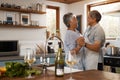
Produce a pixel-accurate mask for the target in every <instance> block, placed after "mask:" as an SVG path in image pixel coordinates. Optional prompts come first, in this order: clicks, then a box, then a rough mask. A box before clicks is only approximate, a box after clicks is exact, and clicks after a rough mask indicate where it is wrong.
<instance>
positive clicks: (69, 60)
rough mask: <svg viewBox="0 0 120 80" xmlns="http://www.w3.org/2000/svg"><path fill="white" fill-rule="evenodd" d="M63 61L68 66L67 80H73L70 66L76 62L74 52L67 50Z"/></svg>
mask: <svg viewBox="0 0 120 80" xmlns="http://www.w3.org/2000/svg"><path fill="white" fill-rule="evenodd" d="M65 62H66V64H67V65H68V66H69V67H70V78H69V79H67V80H75V79H73V78H72V68H73V66H74V65H75V64H76V63H77V56H76V54H75V53H73V54H72V53H71V51H69V53H68V54H67V55H66V58H65Z"/></svg>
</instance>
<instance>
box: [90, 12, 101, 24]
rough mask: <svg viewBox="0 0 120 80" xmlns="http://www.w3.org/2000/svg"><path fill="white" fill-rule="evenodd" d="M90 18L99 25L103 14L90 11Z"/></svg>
mask: <svg viewBox="0 0 120 80" xmlns="http://www.w3.org/2000/svg"><path fill="white" fill-rule="evenodd" d="M89 15H90V17H92V18H95V19H96V22H97V23H98V22H99V21H100V20H101V17H102V16H101V14H100V13H99V12H98V11H97V10H93V11H90V13H89Z"/></svg>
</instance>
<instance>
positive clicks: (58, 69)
mask: <svg viewBox="0 0 120 80" xmlns="http://www.w3.org/2000/svg"><path fill="white" fill-rule="evenodd" d="M55 76H57V77H62V76H64V57H63V54H62V48H61V43H60V42H59V48H58V52H57V54H56V59H55Z"/></svg>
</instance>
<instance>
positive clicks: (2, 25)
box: [0, 24, 46, 29]
mask: <svg viewBox="0 0 120 80" xmlns="http://www.w3.org/2000/svg"><path fill="white" fill-rule="evenodd" d="M1 27H14V28H38V29H41V28H46V26H24V25H12V24H0V28H1Z"/></svg>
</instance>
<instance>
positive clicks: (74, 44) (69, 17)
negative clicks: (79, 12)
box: [63, 13, 84, 69]
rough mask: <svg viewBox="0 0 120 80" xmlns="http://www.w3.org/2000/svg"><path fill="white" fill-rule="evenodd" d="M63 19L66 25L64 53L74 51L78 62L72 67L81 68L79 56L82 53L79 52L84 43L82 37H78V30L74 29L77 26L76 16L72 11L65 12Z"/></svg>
mask: <svg viewBox="0 0 120 80" xmlns="http://www.w3.org/2000/svg"><path fill="white" fill-rule="evenodd" d="M63 21H64V24H65V25H66V27H67V31H66V34H65V39H64V48H65V53H66V55H67V54H69V53H68V52H69V51H71V52H75V54H77V57H78V58H79V63H78V64H76V65H75V66H74V68H77V69H82V61H81V56H82V53H81V54H80V51H81V47H82V45H84V38H81V37H80V35H81V34H80V33H79V31H77V30H76V28H77V26H78V22H77V19H76V17H75V16H74V15H73V14H72V13H67V14H65V15H64V16H63ZM78 38H81V39H80V40H82V41H81V42H83V43H81V46H80V45H78V41H77V39H78Z"/></svg>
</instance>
